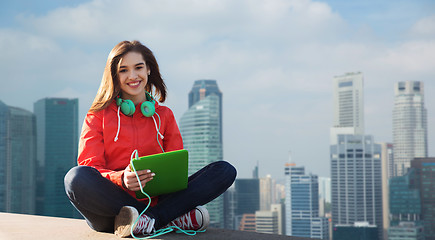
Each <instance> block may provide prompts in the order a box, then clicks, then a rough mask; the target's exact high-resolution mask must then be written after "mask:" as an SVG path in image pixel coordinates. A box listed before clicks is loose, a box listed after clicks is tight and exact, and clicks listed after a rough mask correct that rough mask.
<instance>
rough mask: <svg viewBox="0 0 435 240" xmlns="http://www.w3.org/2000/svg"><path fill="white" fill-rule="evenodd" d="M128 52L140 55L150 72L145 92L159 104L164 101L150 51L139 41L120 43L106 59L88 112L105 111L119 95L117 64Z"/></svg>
mask: <svg viewBox="0 0 435 240" xmlns="http://www.w3.org/2000/svg"><path fill="white" fill-rule="evenodd" d="M128 52H137V53H140V54H142V57H143V59H144V60H145V63H146V65H147V67H148V69H149V70H151V74H150V75H149V76H148V82H147V84H146V86H145V91H147V92H149V93H150V94H151V95H152V96H158V97H159V98H158V101H159V102H164V101H165V100H166V85H165V83H164V81H163V79H162V76H161V75H160V71H159V65H158V63H157V60H156V58H155V57H154V54H153V53H152V51H151V50H150V49H149V48H147V47H146V46H144V45H143V44H142V43H140V42H139V41H122V42H120V43H118V44H117V45H116V46H115V47H114V48H113V49H112V51H111V52H110V54H109V57H108V58H107V62H106V67H105V68H104V73H103V78H102V79H101V84H100V87H99V89H98V92H97V95H96V96H95V99H94V102H93V103H92V105H91V108H90V109H89V111H92V112H97V111H100V110H103V109H105V108H106V107H107V106H108V105H110V103H111V102H112V100H113V99H115V98H116V96H118V95H119V93H120V91H121V87H120V82H119V77H118V64H119V61H120V60H121V58H122V57H123V56H124V55H125V54H127V53H128ZM154 91H155V94H154V93H153V92H154Z"/></svg>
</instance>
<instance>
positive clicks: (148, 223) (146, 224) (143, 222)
mask: <svg viewBox="0 0 435 240" xmlns="http://www.w3.org/2000/svg"><path fill="white" fill-rule="evenodd" d="M154 222H155V220H154V219H153V218H150V217H148V216H147V215H142V217H141V218H140V219H139V221H138V222H137V224H136V227H135V228H134V231H133V233H135V234H139V233H140V234H142V235H146V234H150V233H152V232H153V230H154V229H153V228H154Z"/></svg>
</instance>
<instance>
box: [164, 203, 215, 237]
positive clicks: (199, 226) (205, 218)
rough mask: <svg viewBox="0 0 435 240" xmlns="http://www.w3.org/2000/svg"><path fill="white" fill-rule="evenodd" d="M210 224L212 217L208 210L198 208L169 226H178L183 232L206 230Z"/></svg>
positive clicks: (201, 207)
mask: <svg viewBox="0 0 435 240" xmlns="http://www.w3.org/2000/svg"><path fill="white" fill-rule="evenodd" d="M209 223H210V215H209V214H208V211H207V208H205V207H203V206H198V207H196V208H195V209H193V210H192V211H190V212H188V213H186V214H184V215H182V216H180V217H178V218H176V219H175V220H173V221H172V222H170V223H169V224H168V226H176V227H179V228H180V229H182V230H194V231H202V230H205V229H206V228H207V227H208V225H209Z"/></svg>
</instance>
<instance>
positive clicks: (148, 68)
mask: <svg viewBox="0 0 435 240" xmlns="http://www.w3.org/2000/svg"><path fill="white" fill-rule="evenodd" d="M146 66H147V70H148V76H149V75H150V74H151V68H150V65H148V64H147V65H146Z"/></svg>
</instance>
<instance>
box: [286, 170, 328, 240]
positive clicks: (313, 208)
mask: <svg viewBox="0 0 435 240" xmlns="http://www.w3.org/2000/svg"><path fill="white" fill-rule="evenodd" d="M285 185H286V198H285V208H286V209H285V215H286V216H285V224H286V229H285V232H286V234H287V235H289V236H296V237H307V238H317V239H328V238H329V234H328V221H327V219H326V218H324V217H319V183H318V178H317V176H316V175H305V168H304V167H297V166H296V164H294V163H287V164H286V165H285Z"/></svg>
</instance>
